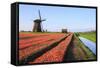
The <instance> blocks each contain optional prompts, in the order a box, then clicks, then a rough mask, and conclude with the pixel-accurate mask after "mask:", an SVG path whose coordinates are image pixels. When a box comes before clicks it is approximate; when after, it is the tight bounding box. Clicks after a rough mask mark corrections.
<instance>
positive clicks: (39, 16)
mask: <svg viewBox="0 0 100 68" xmlns="http://www.w3.org/2000/svg"><path fill="white" fill-rule="evenodd" d="M38 12H39V19H40V20H41V14H40V10H39V11H38Z"/></svg>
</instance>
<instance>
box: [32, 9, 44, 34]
mask: <svg viewBox="0 0 100 68" xmlns="http://www.w3.org/2000/svg"><path fill="white" fill-rule="evenodd" d="M38 13H39V19H35V20H34V27H33V32H42V30H43V26H42V22H43V21H45V19H41V14H40V10H38Z"/></svg>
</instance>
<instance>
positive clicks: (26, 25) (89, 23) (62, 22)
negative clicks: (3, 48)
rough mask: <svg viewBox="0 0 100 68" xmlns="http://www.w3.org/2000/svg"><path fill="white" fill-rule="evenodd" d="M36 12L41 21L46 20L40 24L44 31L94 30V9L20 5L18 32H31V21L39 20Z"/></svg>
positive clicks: (32, 23)
mask: <svg viewBox="0 0 100 68" xmlns="http://www.w3.org/2000/svg"><path fill="white" fill-rule="evenodd" d="M38 10H40V12H41V16H42V19H46V21H44V22H42V27H43V29H44V30H46V29H47V30H48V31H52V32H59V31H61V29H63V28H64V29H65V28H66V29H68V31H71V32H83V31H90V30H95V28H96V9H90V8H75V7H57V6H55V7H54V6H39V5H24V4H20V5H19V31H21V30H24V31H32V29H33V26H34V22H33V20H35V19H37V18H39V15H38Z"/></svg>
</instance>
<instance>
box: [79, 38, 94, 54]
mask: <svg viewBox="0 0 100 68" xmlns="http://www.w3.org/2000/svg"><path fill="white" fill-rule="evenodd" d="M79 39H80V40H81V41H82V42H83V43H84V44H85V45H86V46H87V47H88V48H89V49H90V50H91V51H92V52H93V53H94V54H95V55H96V43H94V42H92V41H90V40H88V39H86V38H83V37H79Z"/></svg>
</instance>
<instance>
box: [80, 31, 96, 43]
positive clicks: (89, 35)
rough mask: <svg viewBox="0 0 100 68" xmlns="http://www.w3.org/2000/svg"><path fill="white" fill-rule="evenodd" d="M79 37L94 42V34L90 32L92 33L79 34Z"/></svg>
mask: <svg viewBox="0 0 100 68" xmlns="http://www.w3.org/2000/svg"><path fill="white" fill-rule="evenodd" d="M79 35H80V36H82V37H84V38H87V39H89V40H91V41H93V42H96V32H95V31H92V32H79Z"/></svg>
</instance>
